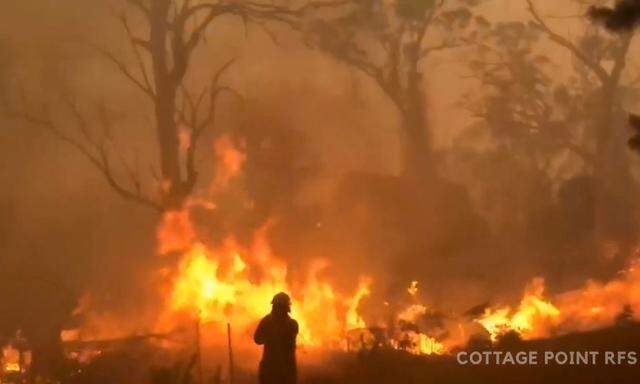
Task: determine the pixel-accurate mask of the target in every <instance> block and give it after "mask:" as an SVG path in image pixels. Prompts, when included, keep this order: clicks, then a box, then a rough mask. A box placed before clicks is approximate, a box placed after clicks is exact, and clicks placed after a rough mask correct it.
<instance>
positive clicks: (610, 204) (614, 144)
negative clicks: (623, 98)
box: [594, 77, 637, 264]
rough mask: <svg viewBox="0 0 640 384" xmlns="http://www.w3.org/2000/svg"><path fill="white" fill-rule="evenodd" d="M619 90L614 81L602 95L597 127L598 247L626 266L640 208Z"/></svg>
mask: <svg viewBox="0 0 640 384" xmlns="http://www.w3.org/2000/svg"><path fill="white" fill-rule="evenodd" d="M618 89H619V88H618V80H617V79H616V78H615V77H612V78H611V79H609V81H608V82H607V83H606V84H605V85H604V86H603V87H602V88H601V89H600V91H599V93H600V95H599V97H598V104H599V110H598V116H597V117H596V119H595V124H594V125H595V126H594V129H595V138H596V143H595V156H594V160H595V164H594V179H595V181H596V183H595V186H596V187H595V188H596V190H595V204H596V207H595V210H594V212H595V228H596V234H595V235H596V238H595V241H596V245H597V246H598V247H601V250H602V252H601V253H602V255H603V256H604V257H605V258H607V259H613V260H612V261H620V262H623V261H624V260H621V259H623V258H624V257H625V255H627V254H628V251H629V250H628V247H629V246H630V245H631V242H632V241H633V240H634V238H635V232H636V230H637V219H636V208H637V207H636V204H635V199H634V195H635V193H634V190H635V183H634V181H633V178H632V175H631V170H630V165H629V158H628V153H627V145H626V135H625V129H624V127H625V123H624V122H625V116H624V112H623V111H622V109H621V108H620V106H619V102H618V98H619V95H618ZM607 245H612V246H613V247H608V246H607ZM603 247H604V248H603ZM614 264H617V263H614Z"/></svg>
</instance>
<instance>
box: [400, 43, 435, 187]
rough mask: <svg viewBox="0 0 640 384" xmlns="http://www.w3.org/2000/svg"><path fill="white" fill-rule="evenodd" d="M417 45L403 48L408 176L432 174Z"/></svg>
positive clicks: (403, 114) (404, 115)
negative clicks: (405, 61) (404, 50)
mask: <svg viewBox="0 0 640 384" xmlns="http://www.w3.org/2000/svg"><path fill="white" fill-rule="evenodd" d="M419 50H420V47H419V45H418V44H417V43H416V44H412V45H410V46H409V47H408V48H407V50H406V54H407V62H408V67H409V68H408V71H407V77H406V85H405V95H404V98H403V99H404V105H403V106H402V108H401V113H402V128H403V130H404V133H405V135H406V140H407V142H406V144H405V145H406V148H405V172H406V174H407V175H408V176H410V177H418V178H425V177H427V178H428V177H429V176H431V175H432V167H433V164H432V159H431V146H430V142H429V137H428V136H429V134H428V131H427V123H426V116H425V106H426V100H425V97H424V93H423V87H422V85H423V84H422V83H423V77H422V73H420V71H419V69H418V65H419V62H420V58H419V54H420V53H419Z"/></svg>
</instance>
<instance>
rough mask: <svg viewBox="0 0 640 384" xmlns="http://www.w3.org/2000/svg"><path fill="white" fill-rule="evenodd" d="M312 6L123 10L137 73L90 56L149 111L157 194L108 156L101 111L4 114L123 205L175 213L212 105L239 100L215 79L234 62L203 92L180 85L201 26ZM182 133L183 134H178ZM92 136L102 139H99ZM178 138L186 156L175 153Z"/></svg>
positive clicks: (156, 4) (163, 0)
mask: <svg viewBox="0 0 640 384" xmlns="http://www.w3.org/2000/svg"><path fill="white" fill-rule="evenodd" d="M314 6H316V4H315V3H309V4H306V5H305V6H304V7H301V8H298V9H287V8H282V7H279V6H276V5H271V4H268V3H258V2H252V1H229V2H226V1H223V2H209V1H204V0H203V1H193V0H146V1H145V0H126V8H125V9H124V10H123V11H121V12H119V14H118V18H119V20H120V21H121V24H122V26H123V28H124V31H125V32H126V35H127V38H128V43H129V44H130V47H131V51H132V53H133V57H134V62H135V63H136V67H135V68H132V67H131V66H130V65H128V64H127V63H126V62H125V61H124V60H123V59H121V58H119V57H117V56H116V55H114V54H113V53H111V52H109V51H107V50H105V49H103V48H101V47H94V48H96V49H97V50H98V52H99V53H100V54H101V55H102V57H104V58H105V59H106V60H108V61H109V62H111V63H112V64H113V65H114V67H115V68H116V69H117V70H118V71H119V72H120V73H121V74H122V75H123V77H124V78H125V79H126V80H127V81H128V82H129V83H131V84H132V85H133V86H135V87H136V88H137V89H138V90H139V91H140V93H141V94H143V95H144V96H145V97H146V99H147V101H148V102H149V103H151V106H152V109H153V113H154V119H153V131H154V132H155V133H156V136H157V146H158V153H159V174H157V173H154V177H155V179H156V182H157V184H158V187H157V188H154V190H152V191H149V190H148V188H145V186H144V185H143V184H144V183H143V181H142V179H141V175H140V172H139V169H138V166H137V164H136V165H135V166H132V165H131V164H128V163H127V162H126V161H125V160H124V159H123V157H122V156H121V154H120V153H118V150H117V148H113V145H112V143H111V136H112V129H113V128H114V127H113V125H114V123H113V120H112V119H111V117H110V114H109V113H108V110H109V108H108V106H106V105H104V104H98V105H95V106H93V108H92V109H93V112H94V114H93V116H89V115H88V114H87V113H86V111H85V110H86V109H87V108H83V106H81V105H80V103H78V102H77V100H78V99H81V97H78V96H75V97H74V96H71V95H68V94H67V95H63V99H64V100H65V102H64V107H65V108H66V111H67V115H68V116H70V118H69V119H60V118H59V116H56V115H55V114H54V113H52V110H56V109H58V108H57V107H58V106H54V103H52V102H49V103H45V105H44V106H43V107H42V108H41V110H40V111H38V112H34V111H33V110H30V108H27V106H26V104H27V103H23V104H25V105H24V106H22V107H21V108H15V107H14V106H9V104H10V103H9V102H8V101H5V106H6V107H7V108H6V109H7V111H8V112H9V113H10V114H11V115H13V116H15V117H18V118H21V119H24V120H26V121H27V122H29V123H31V124H34V125H37V126H40V127H42V128H45V129H47V130H48V131H50V132H51V133H53V134H54V135H55V136H56V137H57V138H58V139H59V140H61V141H63V142H65V143H67V144H69V145H71V146H72V147H74V148H75V149H76V150H78V151H79V152H80V153H81V154H82V155H83V156H84V157H85V158H86V159H87V160H88V161H89V162H90V163H91V164H92V165H93V166H95V168H96V169H98V170H99V171H100V173H101V174H102V175H103V176H104V178H105V179H106V181H107V182H108V184H109V186H110V187H111V188H112V189H113V190H114V191H115V192H117V193H118V194H119V195H120V196H122V197H123V198H125V199H127V200H131V201H134V202H136V203H140V204H143V205H145V206H148V207H151V208H153V209H155V210H157V211H166V210H173V209H179V208H180V207H181V206H182V205H183V204H184V203H185V201H186V199H187V197H188V196H189V194H190V193H191V192H192V191H193V189H194V186H195V184H196V181H197V180H198V172H197V170H196V150H197V147H198V145H197V144H198V139H199V138H200V137H201V135H202V133H203V131H204V130H205V129H206V128H207V127H210V126H211V125H212V124H213V123H214V122H215V118H216V101H217V99H218V97H219V96H220V95H221V94H222V93H225V92H227V93H231V94H233V95H236V96H239V95H238V94H237V93H236V92H235V91H234V90H233V89H232V88H230V87H229V86H226V85H223V84H221V77H222V76H223V74H224V73H225V71H226V70H227V69H228V68H229V67H230V66H231V64H232V62H233V60H230V61H227V62H226V63H225V64H224V65H222V66H221V67H219V68H218V70H216V71H215V73H214V74H213V76H212V80H211V83H210V84H209V85H207V86H204V87H202V89H200V90H197V91H196V90H190V89H188V86H187V83H186V81H185V78H186V76H187V73H188V71H189V67H190V63H191V60H192V59H193V56H194V54H195V52H196V50H197V48H198V46H199V45H200V44H201V42H202V41H203V37H204V35H205V32H206V30H207V28H208V26H209V25H211V24H212V23H213V22H214V21H215V20H216V19H218V18H220V17H222V16H225V15H227V16H229V15H230V16H236V17H238V18H240V19H241V20H242V21H243V22H244V23H245V27H246V23H247V22H248V21H252V22H255V23H257V24H258V25H264V23H265V22H267V21H276V22H286V23H289V24H292V23H294V22H295V20H294V19H295V17H297V16H298V15H300V14H302V12H303V11H304V10H306V9H307V7H314ZM134 16H137V17H141V20H142V21H143V23H142V25H143V26H144V27H143V28H136V29H135V30H134V28H133V27H132V25H133V23H132V22H131V20H132V18H133V17H134ZM137 20H138V19H136V21H137ZM136 25H138V24H136ZM138 29H140V30H143V31H144V32H143V33H142V35H139V34H137V33H136V30H138ZM71 122H72V123H71ZM70 125H72V126H70ZM183 128H184V129H185V132H181V129H183ZM98 131H100V132H102V133H101V134H100V135H98V134H97V132H98ZM181 135H182V136H183V143H185V142H186V145H185V146H186V148H184V147H183V148H181V140H180V136H181ZM117 164H120V167H118V166H117Z"/></svg>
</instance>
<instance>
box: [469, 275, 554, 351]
mask: <svg viewBox="0 0 640 384" xmlns="http://www.w3.org/2000/svg"><path fill="white" fill-rule="evenodd" d="M543 293H544V280H543V279H541V278H536V279H534V280H533V281H532V282H531V284H530V285H529V286H528V287H527V288H526V290H525V293H524V296H523V298H522V300H521V301H520V306H519V307H518V310H517V311H515V312H514V311H512V310H511V309H510V308H509V307H501V308H498V309H491V308H487V309H486V310H485V313H484V314H483V315H482V316H481V317H480V318H479V319H478V320H477V322H478V323H480V324H482V326H483V327H484V328H485V329H486V330H487V332H489V335H490V337H491V340H492V341H496V340H497V339H498V337H499V336H501V335H503V334H505V333H507V332H509V331H515V332H517V333H518V334H520V335H521V336H522V337H523V338H525V339H529V338H535V337H539V336H542V334H541V332H540V330H541V329H542V327H543V325H544V324H549V323H551V324H557V322H558V319H559V317H560V310H559V309H558V308H556V307H555V306H554V305H553V304H551V303H550V302H548V301H546V300H545V299H544V297H543Z"/></svg>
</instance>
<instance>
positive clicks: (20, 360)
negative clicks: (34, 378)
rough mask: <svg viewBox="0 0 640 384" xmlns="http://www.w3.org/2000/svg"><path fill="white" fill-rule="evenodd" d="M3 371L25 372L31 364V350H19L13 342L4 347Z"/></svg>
mask: <svg viewBox="0 0 640 384" xmlns="http://www.w3.org/2000/svg"><path fill="white" fill-rule="evenodd" d="M1 360H2V372H4V373H23V372H26V370H27V369H28V367H29V366H30V365H31V351H22V352H20V350H18V349H17V348H15V347H14V346H13V345H11V344H7V345H5V346H4V347H3V348H2V359H1Z"/></svg>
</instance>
